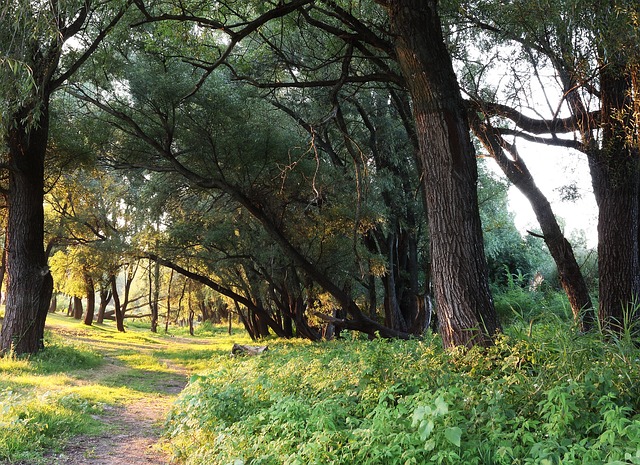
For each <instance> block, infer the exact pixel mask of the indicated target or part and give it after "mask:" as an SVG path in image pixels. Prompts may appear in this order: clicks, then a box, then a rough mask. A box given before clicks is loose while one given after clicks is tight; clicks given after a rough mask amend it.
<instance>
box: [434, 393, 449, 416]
mask: <svg viewBox="0 0 640 465" xmlns="http://www.w3.org/2000/svg"><path fill="white" fill-rule="evenodd" d="M435 402H436V411H435V412H434V415H436V416H440V415H446V414H447V413H449V407H448V406H447V403H446V402H445V401H444V399H443V398H442V396H438V398H437V399H436V401H435Z"/></svg>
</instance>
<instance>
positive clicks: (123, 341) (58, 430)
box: [0, 314, 248, 465]
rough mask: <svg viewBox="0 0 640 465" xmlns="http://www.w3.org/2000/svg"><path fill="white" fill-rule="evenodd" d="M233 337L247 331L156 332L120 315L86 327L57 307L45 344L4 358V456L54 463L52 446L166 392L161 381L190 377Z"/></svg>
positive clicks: (0, 450)
mask: <svg viewBox="0 0 640 465" xmlns="http://www.w3.org/2000/svg"><path fill="white" fill-rule="evenodd" d="M162 329H164V328H162ZM234 342H239V343H247V342H248V338H247V337H246V336H244V335H243V333H242V332H240V331H239V330H238V329H237V328H235V330H234V334H233V335H232V336H229V335H228V334H227V329H226V327H217V326H210V325H203V326H202V327H199V328H198V331H197V333H196V336H195V337H191V336H189V333H188V329H187V328H174V327H171V328H170V332H169V334H164V332H163V331H161V332H159V333H157V334H153V333H151V332H150V331H149V326H148V323H147V324H146V325H145V324H144V323H131V324H128V325H127V331H126V332H125V333H120V332H118V331H117V329H116V328H115V324H114V323H113V322H106V323H105V324H102V325H93V326H86V325H84V324H83V323H82V322H81V321H79V320H74V319H73V318H69V317H66V316H64V315H61V314H50V315H49V316H48V318H47V330H46V332H45V350H43V351H41V352H40V353H38V354H36V355H34V356H25V357H15V356H5V357H2V358H0V462H3V461H7V462H9V463H14V462H19V461H23V462H25V463H29V464H33V465H36V464H45V463H47V460H46V459H45V458H44V456H45V455H46V453H47V452H48V451H52V450H53V451H55V450H58V449H60V448H61V447H63V446H64V444H65V442H66V440H69V439H70V438H72V437H74V436H78V435H88V436H91V435H94V434H98V433H99V432H100V431H104V430H105V428H107V426H106V425H104V424H102V423H101V422H100V421H98V420H97V419H96V418H97V417H96V415H100V414H101V413H103V412H104V411H105V410H106V409H110V408H113V407H116V406H118V405H123V404H125V403H127V402H131V401H133V400H137V399H142V398H144V397H145V396H147V397H148V396H150V395H152V396H154V398H157V397H158V396H164V397H166V396H167V394H159V393H158V388H159V387H162V386H167V385H171V384H172V383H173V384H174V385H175V384H176V383H178V385H179V384H180V382H186V380H187V378H188V376H189V375H190V374H191V373H192V372H194V371H200V370H205V369H206V368H207V367H209V366H210V365H211V363H212V362H211V360H212V357H215V356H219V355H221V354H223V353H229V351H230V350H231V346H232V345H233V343H234ZM176 380H177V381H176ZM180 380H182V381H180Z"/></svg>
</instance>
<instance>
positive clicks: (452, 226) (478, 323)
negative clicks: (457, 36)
mask: <svg viewBox="0 0 640 465" xmlns="http://www.w3.org/2000/svg"><path fill="white" fill-rule="evenodd" d="M380 3H381V4H382V5H383V6H384V7H385V8H386V10H387V12H388V14H389V19H390V24H391V30H392V33H393V34H394V37H395V42H394V48H395V52H396V55H397V59H398V63H399V65H400V68H401V70H402V75H403V76H404V78H405V82H406V85H407V87H408V89H409V93H410V94H411V97H412V103H413V115H414V121H415V124H416V133H417V136H418V142H419V148H420V150H419V152H418V166H419V168H420V172H421V174H422V175H423V186H422V187H423V194H424V196H425V205H426V209H427V214H428V216H429V231H430V239H431V263H432V276H433V281H434V289H435V298H436V303H437V309H438V318H439V321H440V327H441V332H442V339H443V345H444V346H445V347H453V346H458V345H463V346H471V345H475V344H480V345H488V344H491V338H492V336H493V335H494V334H495V332H496V331H498V330H499V329H500V324H499V322H498V319H497V316H496V313H495V309H494V307H493V301H492V299H491V294H490V291H489V285H488V277H487V266H486V261H485V257H484V248H483V240H482V229H481V225H480V216H479V211H478V200H477V192H476V182H477V169H476V160H475V150H474V148H473V145H472V144H471V140H470V136H469V123H468V120H467V115H466V110H465V105H464V102H463V101H462V96H461V94H460V90H459V87H458V81H457V78H456V75H455V73H454V71H453V66H452V61H451V57H450V55H449V52H448V51H447V49H446V45H445V43H444V39H443V36H442V25H441V23H440V17H439V16H438V11H437V2H436V1H421V0H394V1H384V2H380Z"/></svg>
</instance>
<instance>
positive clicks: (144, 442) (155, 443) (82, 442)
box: [25, 337, 188, 465]
mask: <svg viewBox="0 0 640 465" xmlns="http://www.w3.org/2000/svg"><path fill="white" fill-rule="evenodd" d="M76 339H82V338H81V337H76ZM161 348H162V347H161V346H156V347H154V349H161ZM140 350H141V351H151V349H150V348H148V347H143V346H141V347H140ZM162 362H163V363H164V365H165V366H166V367H167V369H168V370H169V372H170V373H168V374H167V376H164V377H163V378H162V381H158V382H156V383H155V384H154V386H153V389H150V390H149V391H150V392H145V393H144V394H142V395H141V396H139V398H136V399H132V400H131V401H128V402H127V403H126V404H125V405H120V406H116V407H107V408H105V411H104V412H103V413H102V414H100V415H97V416H95V417H94V418H95V419H96V420H98V421H100V422H101V423H103V424H104V425H106V431H105V432H104V433H103V434H101V435H100V436H90V437H85V436H81V437H77V438H74V439H72V440H71V441H70V442H69V444H68V445H67V447H66V448H65V449H64V450H63V451H62V452H61V453H57V454H54V455H52V456H51V457H50V458H49V459H50V462H49V463H50V464H51V465H168V464H169V463H171V462H170V459H169V457H168V455H167V454H166V453H165V452H163V451H162V449H161V447H159V446H160V444H161V441H162V425H163V423H164V421H165V419H166V417H167V414H168V412H169V409H170V408H171V404H172V403H173V402H174V401H175V399H176V398H177V396H178V394H179V393H180V392H181V391H182V389H183V388H184V387H185V385H186V384H187V379H188V372H187V370H186V369H185V368H184V367H181V366H178V365H175V364H174V363H172V362H170V361H168V360H163V361H162ZM129 371H130V368H129V367H127V366H126V365H124V364H123V363H122V362H121V361H120V360H117V359H116V358H113V357H111V356H109V355H107V356H106V357H105V363H104V364H103V365H101V366H100V367H98V368H96V369H94V370H91V378H92V380H96V379H103V378H106V377H111V378H113V377H114V375H122V376H123V377H124V381H123V383H122V384H123V385H127V383H126V376H127V373H128V372H129ZM89 382H90V381H89ZM25 465H26V464H25Z"/></svg>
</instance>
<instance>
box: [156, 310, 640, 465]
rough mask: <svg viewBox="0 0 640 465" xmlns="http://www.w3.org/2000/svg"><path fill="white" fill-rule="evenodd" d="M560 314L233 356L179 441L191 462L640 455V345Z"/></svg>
mask: <svg viewBox="0 0 640 465" xmlns="http://www.w3.org/2000/svg"><path fill="white" fill-rule="evenodd" d="M549 321H550V323H548V324H541V323H539V324H536V325H534V326H533V328H529V325H528V323H527V322H522V323H521V324H520V325H518V324H516V325H514V326H513V327H512V329H511V330H510V331H509V333H510V334H509V335H502V336H500V337H499V338H498V340H497V341H496V345H495V346H494V347H492V348H490V349H474V350H471V351H460V352H456V353H446V352H444V351H443V350H441V348H440V346H439V343H438V339H437V338H434V339H430V340H425V341H417V340H414V341H388V340H375V341H371V342H369V341H360V340H356V338H354V339H352V340H351V339H350V340H341V341H335V342H328V343H321V344H315V345H293V344H286V343H276V344H275V345H272V347H271V350H270V351H268V352H266V353H265V354H264V355H262V356H258V357H229V356H224V357H219V358H218V359H217V360H215V363H214V365H215V369H213V370H211V371H209V372H207V373H203V374H201V375H199V376H194V377H193V378H192V380H191V383H190V385H189V386H188V388H187V389H186V390H185V391H184V392H183V394H182V396H181V397H180V399H179V401H178V403H177V404H176V406H175V409H174V411H173V412H172V414H171V415H170V418H169V421H168V434H169V437H170V445H171V447H172V448H173V453H174V455H175V457H176V459H177V460H179V461H181V462H184V463H186V464H189V465H191V464H194V465H195V464H204V463H206V464H211V465H214V464H220V465H227V464H233V465H241V464H252V465H258V464H260V465H263V464H287V465H294V464H300V465H302V464H345V465H347V464H349V465H351V464H356V463H357V464H372V465H373V464H376V465H377V464H403V465H410V464H423V463H437V464H462V463H464V464H545V465H546V464H549V465H551V464H560V463H562V464H588V463H593V464H603V463H608V464H623V463H627V464H629V463H630V464H640V415H639V408H640V399H639V398H638V395H637V393H638V392H640V385H639V384H640V368H639V366H640V364H639V363H638V362H639V357H640V352H638V350H637V349H636V348H635V347H633V346H632V345H629V344H627V343H625V342H624V341H623V340H620V341H618V343H611V342H605V341H603V340H602V339H601V338H600V337H599V336H596V335H583V334H578V333H576V332H574V331H573V330H572V329H571V328H570V327H569V326H568V325H566V324H564V323H562V322H561V321H560V320H559V319H550V320H549ZM530 333H531V334H530Z"/></svg>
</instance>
